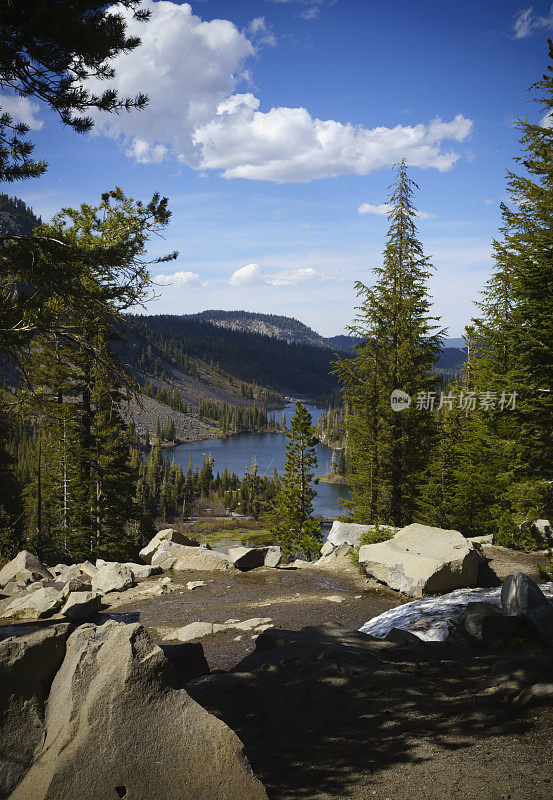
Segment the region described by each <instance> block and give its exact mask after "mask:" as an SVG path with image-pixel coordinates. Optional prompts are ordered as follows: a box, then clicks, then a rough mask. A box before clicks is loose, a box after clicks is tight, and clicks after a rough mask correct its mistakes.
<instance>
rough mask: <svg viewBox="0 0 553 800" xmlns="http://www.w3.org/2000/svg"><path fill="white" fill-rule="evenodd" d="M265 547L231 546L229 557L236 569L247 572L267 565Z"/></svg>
mask: <svg viewBox="0 0 553 800" xmlns="http://www.w3.org/2000/svg"><path fill="white" fill-rule="evenodd" d="M266 555H267V549H266V548H265V547H229V549H228V559H229V561H230V563H231V564H232V565H233V566H234V567H236V569H239V570H241V571H242V572H247V571H248V570H250V569H256V568H257V567H264V566H265V556H266Z"/></svg>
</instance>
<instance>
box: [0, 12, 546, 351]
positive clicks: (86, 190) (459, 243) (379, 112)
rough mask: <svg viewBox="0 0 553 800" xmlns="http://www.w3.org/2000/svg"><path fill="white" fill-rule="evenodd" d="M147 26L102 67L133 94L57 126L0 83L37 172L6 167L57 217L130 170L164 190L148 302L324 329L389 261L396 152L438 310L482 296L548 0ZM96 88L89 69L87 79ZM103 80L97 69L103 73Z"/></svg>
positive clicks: (132, 184) (345, 314)
mask: <svg viewBox="0 0 553 800" xmlns="http://www.w3.org/2000/svg"><path fill="white" fill-rule="evenodd" d="M144 7H148V8H150V9H151V11H152V15H151V19H150V21H149V22H148V23H138V22H135V21H134V20H129V30H130V32H132V33H135V32H136V33H137V34H138V35H139V36H140V37H141V39H142V44H141V45H140V46H139V47H138V48H137V49H136V50H134V51H132V52H131V53H128V54H124V55H120V56H118V57H117V58H116V59H115V60H114V67H115V70H116V78H115V79H114V81H112V82H111V83H112V84H113V85H114V86H115V87H116V88H117V89H118V90H119V91H120V93H121V94H122V95H124V96H129V95H134V94H136V93H137V92H138V91H142V92H145V93H146V94H147V95H148V97H149V104H148V106H147V108H146V109H145V110H144V111H134V112H131V113H129V114H125V113H123V114H120V115H108V114H103V115H102V114H99V113H97V114H96V115H95V127H94V130H93V133H92V134H86V135H80V134H76V133H75V132H73V131H72V130H70V129H68V128H64V127H63V126H62V124H61V123H60V122H59V120H58V119H57V118H56V116H55V115H54V114H53V112H51V111H50V110H49V109H47V108H45V107H44V106H43V105H42V104H41V103H40V102H38V101H36V102H35V101H34V100H30V99H21V98H17V97H12V96H6V95H4V96H2V95H1V94H0V106H2V107H3V108H4V109H5V110H7V111H10V112H11V113H12V114H13V115H14V116H15V117H18V118H20V119H22V120H23V121H26V122H28V123H29V124H30V126H31V129H32V130H31V133H30V136H31V137H32V140H33V141H34V142H35V144H36V147H35V156H36V157H37V158H40V159H45V160H46V161H47V162H48V165H49V168H48V172H47V173H46V175H44V176H43V177H41V178H39V179H34V180H27V181H25V182H21V183H18V184H10V185H9V186H6V185H4V186H3V187H2V191H4V192H7V193H8V194H11V195H17V196H19V197H21V198H22V199H23V200H25V201H26V202H27V203H28V204H30V205H31V206H32V207H33V209H34V210H35V212H37V213H39V214H41V215H42V216H43V218H44V219H49V218H51V216H52V215H53V214H54V213H56V212H57V211H58V210H59V209H60V208H61V207H67V206H73V207H74V206H78V205H80V204H81V203H83V202H88V203H94V202H95V201H97V200H98V199H99V197H100V195H101V193H102V192H103V191H105V190H106V189H109V188H113V187H114V186H121V187H122V188H123V189H124V191H125V192H126V193H127V194H128V195H132V196H133V197H135V198H137V199H138V198H139V199H143V200H148V199H149V198H150V197H151V195H152V194H153V193H154V192H160V193H161V194H162V196H167V197H168V198H169V208H170V209H171V211H172V218H171V222H170V224H169V226H168V227H167V229H166V231H165V234H164V237H165V238H164V239H160V238H156V239H155V240H154V241H152V242H151V244H150V250H149V252H150V255H151V256H152V257H157V256H160V255H162V254H163V253H165V252H170V251H172V250H178V251H179V256H178V259H177V260H176V261H175V262H169V263H167V264H163V265H157V266H156V267H155V268H154V269H153V270H152V271H153V273H154V275H155V281H156V287H155V293H156V298H155V299H153V300H152V301H151V302H149V303H148V305H147V307H146V309H145V312H143V313H151V314H164V313H167V314H188V313H195V312H198V311H202V310H204V309H210V308H211V309H228V310H234V309H244V310H247V311H257V312H262V313H271V314H283V315H286V316H293V317H296V318H297V319H299V320H301V321H302V322H304V323H306V324H307V325H309V326H310V327H312V328H313V329H315V330H316V331H318V332H319V333H321V334H323V335H325V336H332V335H336V334H340V333H343V332H344V331H345V329H346V327H347V325H348V324H350V323H351V321H352V319H353V316H354V308H355V305H356V293H355V289H354V284H355V282H356V281H362V282H364V283H366V284H371V283H372V282H373V280H374V278H373V274H372V269H373V268H374V267H377V266H379V265H380V263H381V254H382V250H383V248H384V245H385V239H386V231H387V227H388V220H387V217H386V210H387V206H386V203H387V200H388V196H389V186H390V184H391V183H392V181H393V180H394V164H396V163H397V162H398V161H399V160H400V159H402V158H405V159H406V162H407V164H408V166H409V174H410V176H411V177H412V178H413V179H414V180H415V181H416V182H417V184H418V185H419V190H418V191H417V193H416V196H415V199H414V200H415V206H416V208H417V209H418V212H419V219H418V230H419V238H420V239H421V241H422V242H423V245H424V249H425V252H426V254H427V255H429V256H430V258H431V260H432V263H433V266H434V273H433V276H432V278H431V281H430V292H431V295H432V298H433V312H434V313H435V314H436V315H437V316H439V317H440V320H441V324H442V325H443V326H444V327H445V328H446V329H447V330H448V333H449V335H450V336H460V335H461V334H462V331H463V328H464V326H465V325H466V324H467V323H469V322H470V319H471V317H472V316H474V314H475V313H476V308H475V306H474V301H475V300H478V297H479V292H480V291H481V290H482V288H483V286H484V283H485V281H486V280H487V278H488V277H489V275H490V272H491V269H492V267H493V260H492V258H491V245H492V241H493V239H494V237H496V236H497V235H498V228H499V225H500V208H499V204H500V202H501V201H502V200H503V201H504V200H506V199H507V196H506V194H505V186H506V178H505V176H506V172H507V170H509V169H512V168H513V158H514V157H515V156H516V155H517V154H518V153H519V152H520V149H519V145H518V142H517V138H518V135H519V134H518V131H517V130H516V127H515V124H516V120H517V119H520V118H528V119H530V120H533V121H538V120H539V119H540V110H539V106H538V105H537V104H535V103H532V102H530V101H531V97H532V95H531V94H530V93H529V91H528V88H529V86H530V85H531V84H532V83H533V82H534V81H536V80H538V79H539V78H540V76H541V74H542V73H543V72H544V70H545V68H546V66H547V63H548V57H547V38H548V36H553V5H550V3H547V2H535V3H534V5H533V6H527V5H525V4H524V2H523V3H522V4H521V3H520V2H516V1H514V2H513V1H512V0H486V1H485V2H482V0H460V2H457V3H449V2H443V0H419V2H413V0H388V1H387V2H386V3H377V2H373V0H234V2H232V3H230V2H228V0H227V1H226V2H223V0H197V1H196V2H192V3H179V2H168V1H167V0H160V1H159V2H153V1H152V0H145V2H144ZM93 88H95V87H94V86H93ZM99 88H105V86H102V87H99Z"/></svg>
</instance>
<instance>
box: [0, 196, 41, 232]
mask: <svg viewBox="0 0 553 800" xmlns="http://www.w3.org/2000/svg"><path fill="white" fill-rule="evenodd" d="M41 224H42V220H41V219H40V217H37V216H36V214H35V213H34V211H33V210H32V208H29V206H28V205H27V204H26V203H24V202H23V200H20V199H19V198H18V197H9V196H8V195H7V194H0V234H2V235H4V234H7V233H15V234H17V235H18V236H29V235H30V234H31V233H32V232H33V228H36V226H37V225H41Z"/></svg>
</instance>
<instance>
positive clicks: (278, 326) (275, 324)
mask: <svg viewBox="0 0 553 800" xmlns="http://www.w3.org/2000/svg"><path fill="white" fill-rule="evenodd" d="M188 316H190V317H194V318H196V319H199V320H200V321H201V322H209V323H210V324H211V325H215V326H216V327H217V328H226V329H227V330H231V331H239V332H240V333H253V334H258V335H259V336H269V337H270V338H272V339H279V340H280V341H283V342H287V343H288V344H310V345H313V346H314V347H328V343H327V340H326V339H324V338H323V337H322V336H321V335H320V334H318V333H316V332H315V331H314V330H312V329H311V328H308V327H307V325H304V324H303V322H300V321H299V320H297V319H294V318H293V317H281V316H278V315H276V314H256V313H254V312H252V311H202V312H200V313H199V314H190V315H188Z"/></svg>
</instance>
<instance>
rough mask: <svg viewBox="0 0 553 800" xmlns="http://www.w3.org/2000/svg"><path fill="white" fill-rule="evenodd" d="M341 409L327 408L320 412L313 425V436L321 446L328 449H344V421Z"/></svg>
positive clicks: (343, 413)
mask: <svg viewBox="0 0 553 800" xmlns="http://www.w3.org/2000/svg"><path fill="white" fill-rule="evenodd" d="M345 417H346V415H345V411H344V409H343V408H329V409H328V410H327V411H322V412H321V415H320V417H319V421H318V422H317V424H316V425H315V434H316V436H317V438H318V439H319V440H320V441H321V442H323V444H326V445H328V446H329V447H334V448H342V447H345V440H346V419H345Z"/></svg>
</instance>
